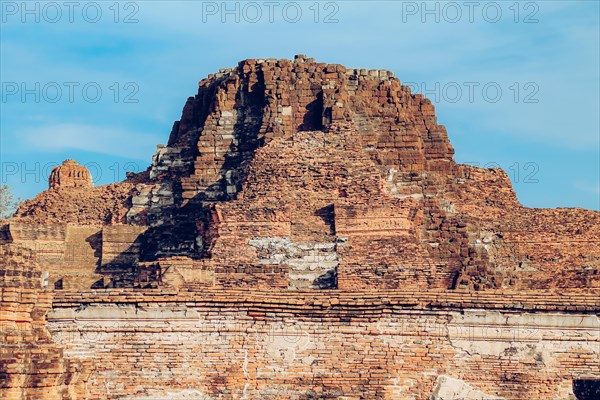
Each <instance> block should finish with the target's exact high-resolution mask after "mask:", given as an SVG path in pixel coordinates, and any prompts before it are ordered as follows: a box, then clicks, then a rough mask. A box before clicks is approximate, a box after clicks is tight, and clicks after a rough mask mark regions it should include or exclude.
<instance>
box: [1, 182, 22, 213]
mask: <svg viewBox="0 0 600 400" xmlns="http://www.w3.org/2000/svg"><path fill="white" fill-rule="evenodd" d="M19 203H20V201H19V200H18V199H15V197H14V196H13V194H12V192H11V190H10V187H9V186H8V185H0V219H4V218H10V217H11V216H12V215H13V214H14V212H15V211H16V210H17V208H18V207H19Z"/></svg>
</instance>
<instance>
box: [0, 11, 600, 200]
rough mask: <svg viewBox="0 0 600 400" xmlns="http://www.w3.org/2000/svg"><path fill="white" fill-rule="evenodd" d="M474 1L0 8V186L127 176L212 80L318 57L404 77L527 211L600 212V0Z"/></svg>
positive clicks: (459, 149) (461, 149) (28, 191)
mask: <svg viewBox="0 0 600 400" xmlns="http://www.w3.org/2000/svg"><path fill="white" fill-rule="evenodd" d="M315 3H316V4H315ZM466 4H467V3H466V2H462V1H458V2H427V3H425V2H422V1H418V2H410V1H408V2H407V1H368V2H367V1H335V2H333V1H329V2H328V1H321V2H315V1H296V2H290V1H274V2H271V3H268V2H263V1H256V2H228V3H227V5H226V7H227V8H226V9H225V8H224V7H223V2H221V1H218V2H204V1H181V2H177V1H169V2H167V1H135V2H115V1H96V2H74V5H72V6H65V5H64V3H63V2H60V1H59V2H35V1H29V2H27V3H26V9H25V8H24V7H23V2H21V1H17V2H14V1H5V0H2V1H0V11H1V30H0V33H1V38H0V41H1V55H0V56H1V57H0V68H1V70H0V74H1V76H0V81H1V83H2V87H1V91H2V93H1V99H0V106H1V114H0V143H1V149H0V156H1V160H0V165H1V166H2V169H1V171H0V180H1V183H8V184H10V185H11V186H12V187H13V190H14V192H15V193H16V194H17V195H18V196H20V197H24V198H29V197H33V196H34V195H35V194H36V193H37V192H39V191H41V190H44V189H45V188H46V187H47V175H48V173H49V170H50V169H51V167H52V166H53V165H56V164H58V163H60V162H61V161H62V160H64V159H66V158H74V159H76V160H78V161H79V162H80V163H81V164H86V165H88V166H89V167H90V170H91V171H92V175H93V176H94V178H95V181H96V183H97V184H105V183H111V182H115V181H119V180H122V179H123V178H124V175H125V171H126V170H137V171H139V170H143V169H145V168H146V167H147V166H148V165H149V163H150V160H151V157H152V154H153V153H154V151H155V148H156V144H158V143H165V142H166V141H167V139H168V135H169V132H170V129H171V126H172V124H173V121H174V120H177V119H179V117H180V115H181V109H182V107H183V104H184V103H185V100H186V98H187V97H188V96H192V95H194V94H195V93H196V90H197V82H198V81H199V80H201V79H202V78H203V77H205V76H206V75H208V74H209V73H212V72H215V71H217V70H218V69H219V68H225V67H231V66H235V65H236V64H237V62H238V61H239V60H242V59H245V58H266V57H275V58H293V56H294V54H307V55H308V56H310V57H315V58H316V59H318V60H319V61H323V62H330V63H339V64H344V65H346V66H348V67H362V68H383V69H389V70H392V71H394V72H395V73H396V76H397V77H398V78H399V79H400V80H401V81H402V82H403V83H405V84H408V85H410V86H411V87H412V88H413V89H414V90H415V91H416V92H422V93H423V92H424V93H425V94H426V95H427V96H428V97H430V98H432V100H433V101H434V103H435V104H436V111H437V116H438V120H439V122H440V123H441V124H444V125H445V126H446V128H447V129H448V133H449V136H450V140H451V142H452V144H453V146H454V148H455V150H456V154H455V158H456V160H457V161H459V162H468V163H473V164H475V165H480V166H495V165H499V166H501V167H503V168H504V169H506V170H507V172H509V174H510V176H511V179H512V180H513V184H514V187H515V190H516V192H517V196H518V198H519V200H520V201H521V202H522V203H523V204H524V205H526V206H530V207H584V208H589V209H596V210H598V209H600V126H599V124H600V116H599V109H600V99H599V93H600V77H599V72H598V71H599V70H600V65H599V63H600V54H599V49H600V43H599V40H600V32H599V14H600V8H599V7H600V6H599V4H600V2H598V1H536V2H531V1H529V2H528V1H521V2H515V1H507V2H487V1H481V2H477V1H476V2H473V3H469V4H471V5H466ZM69 7H72V8H69Z"/></svg>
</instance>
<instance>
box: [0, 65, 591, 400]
mask: <svg viewBox="0 0 600 400" xmlns="http://www.w3.org/2000/svg"><path fill="white" fill-rule="evenodd" d="M453 154H454V150H453V148H452V146H451V145H450V142H449V140H448V136H447V134H446V129H445V128H444V126H442V125H439V124H438V122H437V120H436V117H435V113H434V107H433V105H432V104H431V102H430V101H429V100H428V99H426V98H424V97H423V96H422V95H419V94H413V93H411V91H410V89H409V88H408V87H406V86H403V85H402V84H401V82H400V81H399V80H398V79H396V78H395V77H394V74H393V73H392V72H389V71H383V70H366V69H350V68H346V67H343V66H341V65H334V64H325V63H319V62H316V61H315V60H313V59H310V58H307V57H305V56H302V55H300V56H296V58H295V59H294V60H293V61H290V60H275V59H264V60H244V61H241V62H240V63H239V64H238V66H236V67H234V68H230V69H222V70H220V71H219V72H218V73H216V74H212V75H209V76H208V77H207V78H205V79H203V80H202V81H200V83H199V88H198V92H197V94H196V95H195V96H194V97H190V98H189V99H188V100H187V102H186V103H185V106H184V108H183V113H182V116H181V119H180V120H179V121H177V122H176V123H175V124H174V126H173V129H172V131H171V133H170V136H169V139H168V143H167V145H166V146H164V145H158V147H157V150H156V153H155V155H154V157H153V159H152V163H151V165H150V166H149V168H148V169H147V170H146V171H144V172H142V173H137V174H130V175H128V178H127V179H126V180H125V181H123V182H119V183H115V184H111V185H103V186H93V185H92V181H91V178H90V174H89V172H88V171H87V170H86V169H85V168H84V167H82V166H79V165H78V164H77V163H76V162H74V161H72V160H67V161H65V162H64V163H63V165H61V166H59V167H57V168H56V169H55V170H54V171H52V174H51V176H50V179H49V183H50V188H49V190H47V191H44V192H42V193H40V194H39V195H38V196H37V197H35V198H34V199H32V200H29V201H27V202H25V203H24V204H22V205H21V207H20V208H19V210H18V211H17V213H16V214H15V216H14V218H12V219H11V220H8V221H2V222H1V223H0V304H1V305H2V312H1V314H0V324H1V325H0V328H1V331H0V334H1V336H0V339H1V340H2V342H1V344H2V346H1V348H0V398H2V399H35V400H43V399H61V400H67V399H72V400H75V399H127V400H166V399H176V400H177V399H202V400H213V399H302V400H308V399H346V400H350V399H368V400H371V399H397V400H426V399H434V400H459V399H460V400H463V399H471V400H474V399H487V400H492V399H495V400H500V399H503V400H513V399H519V400H542V399H544V400H564V399H579V400H589V399H596V400H597V399H598V398H600V393H599V391H600V389H599V386H600V361H599V360H600V319H599V313H600V245H599V243H598V238H599V237H600V213H599V212H597V211H590V210H584V209H531V208H526V207H524V206H522V205H521V204H520V203H519V201H518V200H517V197H516V195H515V192H514V191H513V189H512V186H511V183H510V180H509V178H508V176H507V174H506V173H505V172H504V171H502V170H500V169H482V168H476V167H472V166H467V165H460V164H457V163H456V162H455V160H454V158H453Z"/></svg>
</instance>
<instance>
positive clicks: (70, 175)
mask: <svg viewBox="0 0 600 400" xmlns="http://www.w3.org/2000/svg"><path fill="white" fill-rule="evenodd" d="M48 181H49V185H50V189H58V188H72V187H92V186H93V183H92V175H91V174H90V171H88V169H87V168H86V167H83V166H81V165H79V164H78V163H77V161H74V160H65V161H64V162H63V163H62V165H60V166H58V167H55V168H54V169H53V170H52V172H51V173H50V179H49V180H48Z"/></svg>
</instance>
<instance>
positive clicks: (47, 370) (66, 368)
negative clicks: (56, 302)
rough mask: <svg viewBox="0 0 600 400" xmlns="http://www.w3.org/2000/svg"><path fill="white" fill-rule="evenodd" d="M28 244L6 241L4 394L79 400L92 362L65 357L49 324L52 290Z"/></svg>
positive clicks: (0, 307)
mask: <svg viewBox="0 0 600 400" xmlns="http://www.w3.org/2000/svg"><path fill="white" fill-rule="evenodd" d="M42 279H43V277H42V272H41V270H40V268H38V267H37V266H36V264H35V254H34V253H33V252H32V251H31V250H30V249H27V248H24V247H21V246H18V245H14V244H9V245H0V398H2V399H4V400H23V399H27V400H29V399H31V400H33V399H35V400H46V399H47V400H59V399H61V400H75V399H81V398H83V397H81V396H83V393H84V392H83V390H84V388H83V386H82V380H80V377H84V376H86V374H88V373H89V370H88V367H89V364H87V363H86V362H81V361H77V360H67V359H65V358H63V353H62V350H61V349H60V348H59V347H57V346H56V343H55V342H53V340H52V339H51V337H50V334H49V332H48V330H47V328H46V319H45V316H46V313H47V312H48V310H50V307H51V304H52V294H51V293H50V292H47V291H43V290H42V285H41V282H42Z"/></svg>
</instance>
